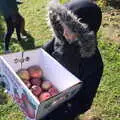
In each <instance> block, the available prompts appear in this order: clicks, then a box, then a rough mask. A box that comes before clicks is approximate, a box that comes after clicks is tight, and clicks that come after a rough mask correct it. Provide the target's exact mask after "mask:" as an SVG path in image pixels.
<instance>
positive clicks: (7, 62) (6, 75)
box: [0, 48, 81, 120]
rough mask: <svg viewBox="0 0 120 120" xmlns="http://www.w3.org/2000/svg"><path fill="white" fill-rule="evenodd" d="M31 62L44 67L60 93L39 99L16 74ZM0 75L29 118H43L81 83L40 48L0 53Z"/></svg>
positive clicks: (73, 92) (77, 88)
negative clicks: (41, 100)
mask: <svg viewBox="0 0 120 120" xmlns="http://www.w3.org/2000/svg"><path fill="white" fill-rule="evenodd" d="M32 65H39V66H40V67H41V68H42V70H43V76H44V77H45V78H46V79H48V80H49V81H51V82H52V84H53V85H54V86H55V87H56V88H57V89H58V90H59V94H57V95H56V96H53V97H51V98H49V99H47V100H46V101H43V102H39V100H38V99H37V98H36V97H35V96H34V95H33V94H32V92H31V91H30V90H29V89H28V88H27V87H26V85H25V84H24V83H23V81H22V80H21V79H20V78H19V77H18V75H17V74H16V71H18V69H20V68H28V67H30V66H32ZM0 74H1V76H2V80H3V81H4V82H5V84H6V89H7V90H8V93H9V94H10V95H11V96H12V98H13V99H14V100H15V102H16V103H17V104H18V105H19V107H20V108H21V110H22V111H23V113H24V114H25V116H26V118H27V119H28V120H39V119H40V118H42V117H44V116H45V115H47V114H48V113H49V112H51V111H52V110H54V109H55V108H56V107H58V106H59V105H60V104H61V103H63V102H64V101H66V100H69V99H70V98H71V97H73V96H74V95H75V94H76V93H77V92H78V90H79V88H80V86H81V81H80V80H79V79H78V78H76V77H75V76H74V75H73V74H71V73H70V72H69V71H67V69H65V68H64V67H63V66H62V65H61V64H59V63H58V62H57V61H56V60H55V59H54V58H53V57H51V56H50V55H49V54H48V53H47V52H45V51H44V50H43V49H41V48H40V49H36V50H32V51H26V52H18V53H12V54H8V55H3V56H0Z"/></svg>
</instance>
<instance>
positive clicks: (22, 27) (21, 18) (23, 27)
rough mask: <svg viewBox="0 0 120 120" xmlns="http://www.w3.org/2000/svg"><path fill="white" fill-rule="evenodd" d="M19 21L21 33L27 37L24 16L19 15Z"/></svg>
mask: <svg viewBox="0 0 120 120" xmlns="http://www.w3.org/2000/svg"><path fill="white" fill-rule="evenodd" d="M19 19H20V25H21V26H20V31H21V33H22V35H27V32H26V31H25V19H24V17H23V16H21V15H20V14H19Z"/></svg>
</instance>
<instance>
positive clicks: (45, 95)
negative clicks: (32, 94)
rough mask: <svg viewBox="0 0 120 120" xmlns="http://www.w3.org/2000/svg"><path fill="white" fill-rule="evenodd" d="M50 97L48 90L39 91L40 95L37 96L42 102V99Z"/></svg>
mask: <svg viewBox="0 0 120 120" xmlns="http://www.w3.org/2000/svg"><path fill="white" fill-rule="evenodd" d="M50 97H51V95H50V93H48V92H43V93H41V95H40V96H39V101H40V102H42V101H44V100H47V99H48V98H50Z"/></svg>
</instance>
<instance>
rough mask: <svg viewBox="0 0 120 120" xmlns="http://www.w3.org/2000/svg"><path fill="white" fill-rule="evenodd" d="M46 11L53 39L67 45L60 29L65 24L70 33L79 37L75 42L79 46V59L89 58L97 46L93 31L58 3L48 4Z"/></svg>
mask: <svg viewBox="0 0 120 120" xmlns="http://www.w3.org/2000/svg"><path fill="white" fill-rule="evenodd" d="M48 11H49V13H48V17H49V21H50V25H51V28H52V29H53V33H54V36H55V38H56V39H57V40H59V42H62V43H64V42H65V43H67V40H66V39H65V37H64V36H63V27H62V24H65V25H66V26H68V27H69V28H70V30H72V32H75V33H77V34H78V35H79V36H78V39H77V41H76V40H75V42H77V43H78V44H79V46H80V54H81V57H90V56H92V55H93V54H94V53H95V50H96V45H97V44H96V43H97V42H96V35H95V34H94V32H93V31H90V30H89V28H88V26H87V25H86V24H84V23H82V22H81V21H80V20H81V18H77V16H75V14H74V13H72V11H70V10H68V9H67V8H66V7H65V6H63V5H61V4H59V3H53V2H52V3H50V4H49V10H48ZM67 44H69V43H67Z"/></svg>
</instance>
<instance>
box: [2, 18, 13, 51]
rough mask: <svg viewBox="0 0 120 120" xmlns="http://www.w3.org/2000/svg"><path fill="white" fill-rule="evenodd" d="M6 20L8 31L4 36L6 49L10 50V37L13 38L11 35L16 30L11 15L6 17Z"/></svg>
mask: <svg viewBox="0 0 120 120" xmlns="http://www.w3.org/2000/svg"><path fill="white" fill-rule="evenodd" d="M5 22H6V26H7V33H6V34H5V37H4V41H5V51H8V50H9V43H10V39H11V36H12V34H13V32H14V26H13V23H12V19H11V18H10V17H9V18H6V19H5Z"/></svg>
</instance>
